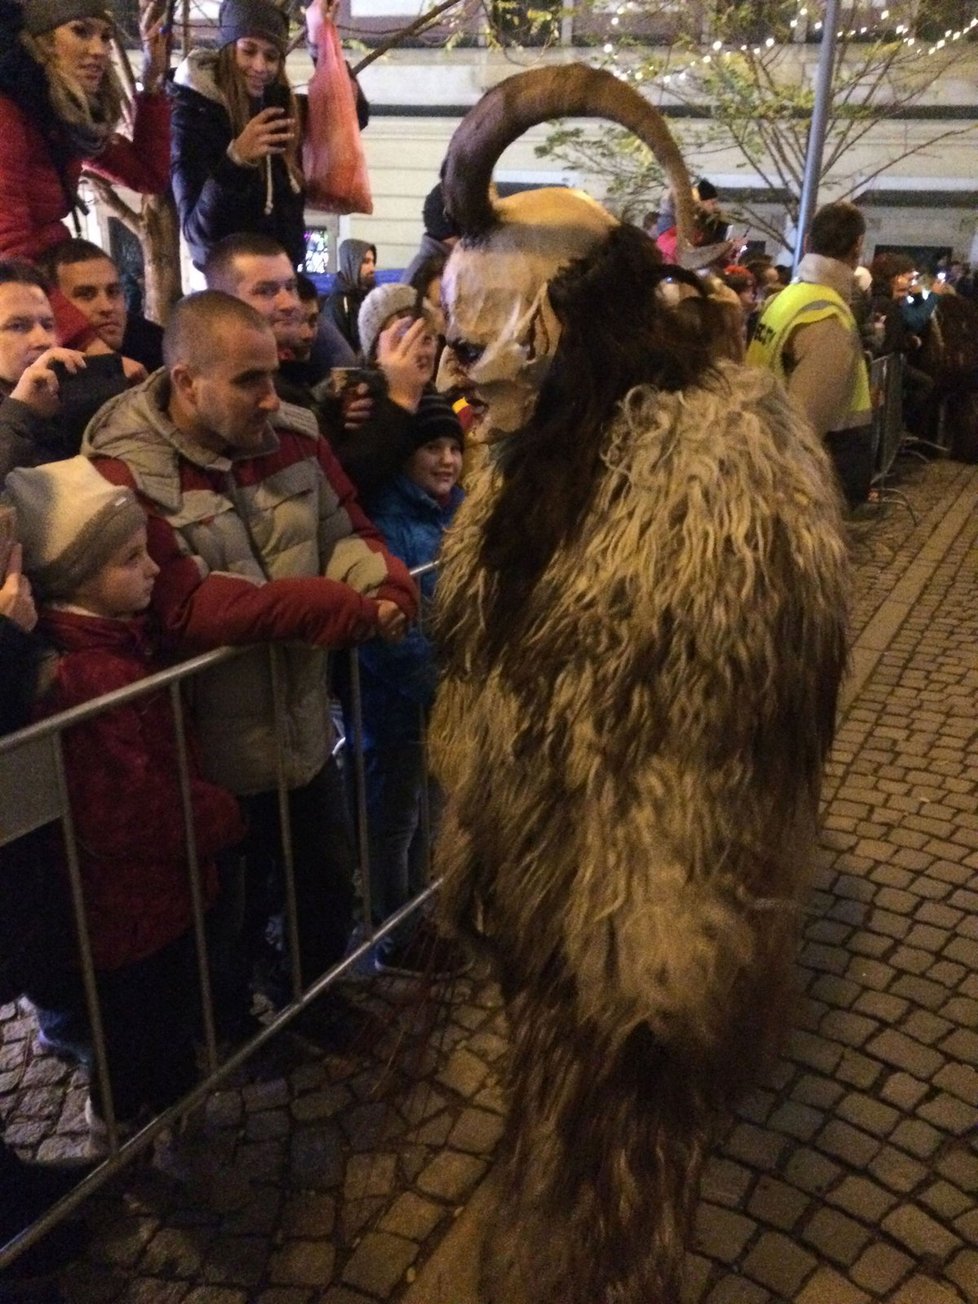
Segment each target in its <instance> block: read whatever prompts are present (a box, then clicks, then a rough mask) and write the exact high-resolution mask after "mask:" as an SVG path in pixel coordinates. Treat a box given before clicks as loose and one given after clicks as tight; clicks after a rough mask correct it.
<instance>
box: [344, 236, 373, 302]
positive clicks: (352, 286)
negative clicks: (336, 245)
mask: <svg viewBox="0 0 978 1304" xmlns="http://www.w3.org/2000/svg"><path fill="white" fill-rule="evenodd" d="M368 250H371V251H372V252H373V256H374V258H376V257H377V246H376V245H372V244H368V243H367V241H366V240H344V241H343V243H342V244H341V245H340V249H339V271H338V273H337V280H338V282H339V284H340V286H341V288H342V289H344V290H358V289H360V288H361V287H360V264H361V263H362V262H363V260H364V258H365V257H366V255H367V251H368Z"/></svg>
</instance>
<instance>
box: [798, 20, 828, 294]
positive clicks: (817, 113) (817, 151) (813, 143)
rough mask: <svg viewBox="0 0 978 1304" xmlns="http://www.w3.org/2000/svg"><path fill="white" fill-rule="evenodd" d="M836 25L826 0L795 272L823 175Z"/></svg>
mask: <svg viewBox="0 0 978 1304" xmlns="http://www.w3.org/2000/svg"><path fill="white" fill-rule="evenodd" d="M838 25H839V0H826V3H825V17H824V18H823V20H822V48H821V50H820V52H819V56H818V72H817V74H816V78H815V106H814V108H813V109H812V125H811V126H810V127H809V129H808V151H807V153H806V155H805V179H804V181H803V182H802V187H801V202H800V204H799V206H798V227H797V229H796V231H795V258H794V263H793V264H792V270H793V271H795V272H797V270H798V264H799V263H800V262H801V260H802V257H803V255H804V253H805V234H806V232H807V231H808V228H809V226H810V225H811V220H812V217H813V215H814V213H815V204H816V202H817V200H818V183H819V179H820V178H821V175H822V152H823V150H824V148H825V128H826V123H827V121H828V116H829V101H830V99H831V96H832V73H833V62H834V59H835V43H836V39H837V38H836V32H837V31H838Z"/></svg>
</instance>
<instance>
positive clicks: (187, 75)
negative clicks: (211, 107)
mask: <svg viewBox="0 0 978 1304" xmlns="http://www.w3.org/2000/svg"><path fill="white" fill-rule="evenodd" d="M217 55H218V52H217V50H191V51H190V53H189V54H188V55H187V57H186V59H184V60H183V61H182V62H181V63H180V64H178V66H177V70H176V72H175V73H174V74H173V84H174V85H175V86H182V87H184V88H185V89H186V90H189V91H196V92H197V94H198V95H202V96H203V97H204V99H205V100H212V101H213V102H214V103H215V104H220V106H221V108H222V109H226V108H227V106H228V102H227V98H226V97H225V96H224V94H223V93H222V92H221V91H220V90H218V86H217V80H216V77H215V73H216V71H217Z"/></svg>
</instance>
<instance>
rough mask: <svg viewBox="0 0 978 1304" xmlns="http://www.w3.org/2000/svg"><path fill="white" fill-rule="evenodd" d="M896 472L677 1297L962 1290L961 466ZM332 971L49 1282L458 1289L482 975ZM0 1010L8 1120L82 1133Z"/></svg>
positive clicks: (701, 1300)
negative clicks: (451, 980) (421, 987)
mask: <svg viewBox="0 0 978 1304" xmlns="http://www.w3.org/2000/svg"><path fill="white" fill-rule="evenodd" d="M901 488H902V489H903V490H904V491H905V493H906V495H907V498H908V501H909V503H910V505H911V506H912V508H913V511H914V513H915V516H916V520H914V519H912V517H911V515H910V512H909V511H907V510H905V509H904V508H902V507H898V506H890V507H889V508H888V510H887V511H886V513H885V514H883V515H881V516H874V515H872V514H869V515H868V516H867V517H866V518H865V519H863V520H862V521H860V522H859V523H858V524H856V525H854V526H853V527H852V539H853V555H854V561H855V611H854V638H855V644H854V653H853V671H852V675H851V678H850V681H849V684H848V686H847V689H846V693H845V696H844V700H843V703H842V713H841V718H840V727H839V732H838V738H837V742H836V746H835V749H834V752H833V756H832V759H831V762H830V765H829V768H828V773H827V776H826V785H825V801H826V807H825V820H824V835H823V839H822V848H821V854H820V858H819V864H818V870H817V876H816V881H815V884H814V890H813V893H812V897H811V902H810V911H809V915H808V918H807V921H806V926H805V929H804V937H803V942H802V947H801V951H800V957H799V968H798V975H799V980H798V1009H797V1014H796V1018H795V1022H794V1030H793V1032H792V1034H791V1036H790V1038H789V1040H788V1042H787V1045H786V1047H785V1050H784V1053H783V1055H782V1057H781V1058H780V1060H779V1062H778V1063H777V1065H776V1066H775V1067H774V1069H773V1070H772V1071H771V1072H770V1073H769V1074H768V1075H767V1076H766V1078H765V1080H764V1081H763V1083H762V1084H761V1085H760V1086H758V1088H757V1089H756V1090H755V1091H754V1092H752V1093H751V1095H750V1096H749V1097H748V1098H747V1099H746V1100H745V1101H744V1102H743V1104H742V1106H741V1107H740V1109H739V1110H738V1112H737V1115H736V1117H734V1118H732V1119H730V1120H729V1123H728V1124H727V1126H726V1127H725V1129H724V1131H723V1135H722V1137H721V1138H720V1141H719V1144H718V1145H717V1147H716V1150H715V1153H714V1157H713V1159H712V1160H711V1162H710V1164H709V1166H708V1169H707V1172H706V1176H705V1180H704V1184H703V1192H702V1200H701V1204H700V1208H699V1212H698V1217H697V1226H696V1237H695V1243H694V1245H693V1247H692V1252H691V1253H690V1255H689V1261H688V1279H687V1286H686V1290H685V1292H684V1297H683V1304H863V1301H885V1304H950V1302H951V1301H958V1302H959V1304H960V1302H961V1301H965V1302H966V1304H978V1199H976V1195H978V1144H976V1138H978V1130H976V1107H978V1068H976V1066H978V888H976V887H974V886H973V878H974V875H975V870H976V868H978V811H976V800H975V794H976V789H978V746H976V735H978V722H976V717H978V712H976V709H975V696H976V690H978V573H976V560H978V548H976V536H978V510H976V504H978V468H972V467H965V466H962V465H960V464H957V463H953V462H943V461H941V462H933V463H929V464H926V465H924V464H917V463H911V464H910V465H909V466H908V467H907V468H906V469H905V470H904V473H903V482H902V484H901ZM348 990H350V991H351V992H352V994H353V995H354V999H355V1000H356V1001H357V1002H358V1003H360V1004H362V1005H363V1006H364V1009H365V1011H366V1012H369V1013H371V1014H372V1015H373V1016H374V1017H373V1018H372V1019H371V1026H372V1027H373V1029H374V1031H373V1034H372V1035H371V1036H369V1037H365V1038H364V1040H363V1044H362V1046H360V1047H359V1048H358V1049H356V1050H355V1051H354V1052H352V1053H350V1054H348V1055H345V1056H337V1055H333V1054H327V1053H324V1052H323V1051H322V1050H321V1049H319V1048H318V1047H317V1046H316V1044H315V1043H314V1042H313V1041H311V1040H308V1039H307V1038H305V1037H303V1036H301V1035H299V1034H294V1033H291V1032H289V1031H287V1030H286V1031H284V1032H282V1033H281V1034H279V1035H278V1036H277V1037H276V1038H275V1039H274V1040H273V1041H272V1042H271V1043H270V1045H269V1046H268V1047H266V1048H265V1049H264V1050H263V1051H261V1052H260V1053H259V1054H258V1056H257V1058H256V1059H255V1060H254V1061H253V1062H252V1063H251V1064H249V1066H247V1067H246V1069H244V1070H242V1071H240V1072H239V1074H238V1076H237V1077H236V1078H235V1080H234V1081H233V1082H232V1083H231V1084H229V1085H227V1086H226V1087H225V1088H224V1089H222V1090H220V1091H218V1092H216V1093H214V1094H213V1095H212V1096H211V1097H209V1099H208V1101H207V1105H206V1110H205V1111H204V1113H203V1117H202V1119H201V1120H200V1122H199V1124H198V1126H197V1127H196V1128H195V1129H194V1131H193V1133H192V1134H188V1136H186V1137H184V1138H182V1139H180V1140H177V1141H171V1142H170V1143H168V1144H167V1143H163V1142H160V1143H158V1144H157V1146H156V1148H155V1159H154V1160H153V1162H152V1164H150V1163H147V1162H139V1163H138V1164H137V1165H136V1166H134V1167H133V1168H132V1169H130V1170H127V1171H126V1172H124V1173H122V1174H121V1175H119V1176H118V1177H115V1178H113V1179H112V1180H111V1181H110V1182H109V1183H108V1185H107V1186H106V1187H105V1188H103V1189H102V1190H101V1191H100V1192H98V1193H97V1194H96V1195H94V1196H93V1197H92V1198H91V1199H90V1200H89V1201H88V1202H87V1204H86V1205H85V1212H86V1216H87V1217H88V1219H89V1221H90V1223H91V1225H92V1227H93V1229H94V1237H93V1243H92V1247H91V1250H90V1252H89V1254H88V1256H87V1258H86V1259H85V1261H83V1262H81V1263H79V1264H78V1265H76V1266H75V1268H73V1269H72V1270H71V1271H70V1272H69V1273H67V1274H66V1275H65V1277H64V1278H63V1282H62V1289H63V1291H64V1297H65V1299H66V1300H68V1301H70V1302H71V1304H76V1302H77V1304H101V1302H102V1301H105V1302H106V1304H108V1302H110V1301H119V1302H122V1301H125V1302H127V1304H128V1302H131V1304H378V1302H380V1301H392V1302H393V1301H401V1300H405V1299H406V1298H407V1299H409V1300H410V1301H411V1304H477V1297H476V1296H475V1295H474V1294H473V1293H472V1287H471V1284H470V1283H469V1282H468V1280H467V1278H469V1277H470V1276H471V1273H470V1272H468V1270H467V1269H468V1268H469V1267H470V1266H471V1261H472V1258H473V1257H474V1253H475V1246H476V1244H477V1241H478V1235H479V1227H480V1218H479V1213H478V1210H479V1208H480V1207H481V1206H482V1205H483V1204H484V1202H485V1188H483V1191H482V1193H481V1194H480V1195H479V1196H478V1197H477V1198H476V1199H475V1200H474V1201H473V1200H472V1197H473V1194H474V1193H475V1192H476V1188H477V1187H479V1185H480V1182H481V1179H482V1178H483V1176H484V1175H485V1173H486V1172H487V1171H488V1169H489V1167H490V1164H491V1156H492V1152H493V1148H494V1145H495V1143H496V1141H497V1139H498V1136H499V1132H500V1129H501V1110H502V1101H501V1098H500V1095H499V1092H498V1088H497V1086H496V1082H495V1078H494V1068H495V1066H496V1065H497V1062H498V1060H499V1057H500V1055H501V1054H502V1053H503V1052H504V1050H505V1030H504V1026H503V1023H502V1020H501V1017H500V1014H499V1009H498V1000H497V996H496V993H495V989H494V988H493V986H492V985H491V984H490V983H488V982H487V981H485V980H483V979H479V978H478V977H476V978H472V977H469V978H466V979H464V980H461V981H459V982H457V983H456V984H455V985H454V988H453V989H451V990H444V991H441V990H436V991H435V992H431V991H429V992H426V993H425V992H419V991H418V990H417V988H416V987H415V986H414V985H412V984H408V983H398V982H395V981H393V980H390V979H385V980H377V979H374V980H372V981H370V982H369V983H368V982H361V983H356V984H350V985H349V987H348ZM0 1020H2V1024H0V1035H2V1041H0V1110H2V1112H3V1115H4V1118H5V1135H6V1137H7V1139H8V1140H9V1141H10V1142H12V1143H13V1144H15V1145H17V1146H18V1147H20V1148H21V1149H22V1150H23V1152H24V1153H25V1154H27V1155H29V1156H32V1157H37V1158H42V1159H43V1158H50V1157H56V1156H59V1155H62V1154H65V1153H69V1152H71V1151H73V1150H78V1149H80V1148H81V1147H82V1146H83V1144H84V1124H83V1121H82V1109H83V1104H84V1097H85V1086H84V1082H83V1081H82V1079H81V1076H80V1074H78V1073H77V1072H75V1073H72V1072H71V1071H69V1070H68V1069H66V1068H65V1067H64V1066H63V1065H62V1064H61V1063H60V1062H59V1061H57V1060H55V1059H53V1058H51V1057H50V1056H47V1055H44V1054H42V1053H40V1052H39V1050H38V1048H37V1046H36V1043H35V1041H34V1028H33V1021H32V1018H31V1016H30V1014H29V1012H27V1011H25V1010H19V1009H17V1008H16V1007H7V1008H6V1009H4V1010H0ZM467 1205H470V1209H469V1210H468V1211H465V1212H463V1210H465V1207H466V1206H467ZM460 1213H461V1217H458V1215H459V1214H460ZM446 1233H450V1234H449V1235H446ZM453 1264H454V1265H455V1267H454V1268H453V1267H452V1265H453ZM459 1264H461V1265H462V1268H461V1269H460V1268H459V1267H458V1265H459ZM453 1273H456V1275H455V1276H454V1277H453V1275H452V1274H453ZM463 1278H465V1279H466V1280H463Z"/></svg>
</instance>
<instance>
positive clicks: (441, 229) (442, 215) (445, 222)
mask: <svg viewBox="0 0 978 1304" xmlns="http://www.w3.org/2000/svg"><path fill="white" fill-rule="evenodd" d="M421 218H422V221H423V222H424V229H425V230H426V231H427V232H428V234H429V235H430V236H434V238H435V239H436V240H447V239H448V238H449V237H450V236H453V235H459V234H460V232H459V229H458V227H457V226H456V225H455V223H454V222H453V221H452V219H451V218H450V217H449V216H448V214H447V213H446V212H445V196H444V195H443V194H442V188H441V182H440V181H439V182H438V184H437V185H436V186H434V187H433V188H432V189H431V190H429V191H428V193H427V195H426V196H425V201H424V207H423V208H422V209H421Z"/></svg>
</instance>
